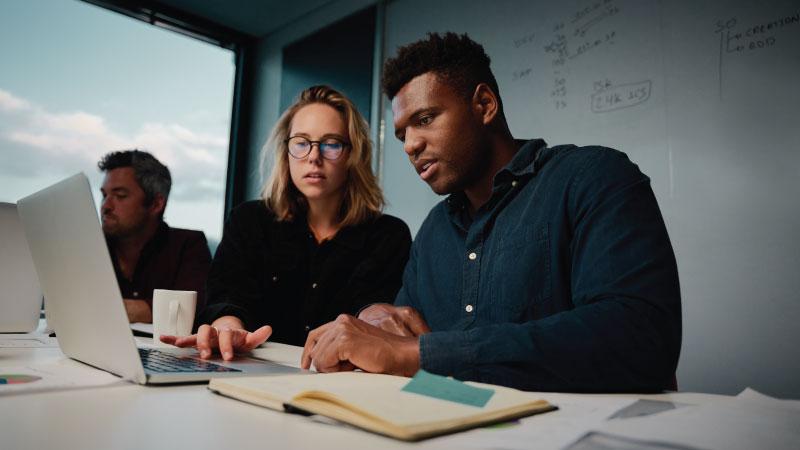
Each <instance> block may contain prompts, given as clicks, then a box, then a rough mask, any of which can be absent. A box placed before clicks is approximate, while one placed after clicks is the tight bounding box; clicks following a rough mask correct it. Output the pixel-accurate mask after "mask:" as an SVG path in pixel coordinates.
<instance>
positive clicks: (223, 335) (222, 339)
mask: <svg viewBox="0 0 800 450" xmlns="http://www.w3.org/2000/svg"><path fill="white" fill-rule="evenodd" d="M271 334H272V327H271V326H269V325H264V326H263V327H261V328H259V329H257V330H256V331H253V332H249V331H247V330H245V329H244V324H242V321H241V320H239V318H238V317H234V316H223V317H220V318H219V319H217V320H215V321H214V322H213V323H212V324H211V325H201V326H200V328H198V329H197V334H193V335H191V336H168V335H161V336H160V339H161V342H163V343H165V344H171V345H174V346H176V347H195V348H197V351H199V352H200V357H201V358H204V359H206V358H210V357H211V355H212V354H213V352H214V351H215V350H217V349H219V352H220V354H222V358H223V359H224V360H226V361H229V360H231V359H233V355H234V353H235V352H240V353H241V352H249V351H250V350H252V349H254V348H256V347H258V346H259V345H261V344H262V343H264V341H266V340H267V338H269V336H270V335H271ZM154 337H155V336H154Z"/></svg>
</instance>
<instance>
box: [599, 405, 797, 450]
mask: <svg viewBox="0 0 800 450" xmlns="http://www.w3.org/2000/svg"><path fill="white" fill-rule="evenodd" d="M785 402H786V401H785V400H778V399H771V398H769V397H766V396H764V395H761V394H758V393H757V392H754V391H753V392H747V391H746V392H744V393H743V395H742V397H741V398H740V397H737V398H734V399H732V400H731V401H729V402H720V403H711V404H707V405H700V406H688V407H684V408H678V409H675V410H671V411H666V412H663V413H659V414H654V415H651V416H646V417H639V418H632V419H627V420H612V421H607V422H603V423H601V424H600V425H599V426H597V427H596V428H595V429H594V431H598V432H601V433H605V434H611V435H615V436H622V437H626V438H630V439H639V440H644V441H649V442H669V443H674V444H678V445H684V446H689V447H698V448H704V449H729V450H736V449H761V448H769V449H781V448H787V449H796V448H797V447H798V442H800V409H798V408H796V407H794V403H793V402H789V403H785Z"/></svg>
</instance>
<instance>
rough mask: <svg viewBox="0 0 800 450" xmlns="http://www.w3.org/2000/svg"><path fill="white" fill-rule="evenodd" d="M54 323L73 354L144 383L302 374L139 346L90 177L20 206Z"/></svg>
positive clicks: (59, 186)
mask: <svg viewBox="0 0 800 450" xmlns="http://www.w3.org/2000/svg"><path fill="white" fill-rule="evenodd" d="M17 208H18V210H19V217H20V219H21V221H22V225H23V227H24V229H25V234H26V237H27V240H28V246H29V247H30V251H31V255H32V257H33V263H34V265H35V266H36V271H37V272H38V274H39V282H40V283H41V286H42V290H43V291H44V297H45V301H46V304H47V314H48V317H51V316H52V317H53V318H54V319H55V320H54V324H53V326H54V329H55V332H56V337H57V338H58V345H59V346H60V347H61V350H62V351H63V352H64V354H65V355H67V356H69V357H70V358H73V359H76V360H78V361H81V362H83V363H86V364H89V365H91V366H94V367H97V368H100V369H103V370H106V371H108V372H111V373H113V374H116V375H119V376H121V377H124V378H126V379H130V380H132V381H135V382H137V383H139V384H151V383H152V384H156V383H157V384H161V383H182V382H201V381H206V380H208V379H209V378H212V377H221V376H242V375H264V374H287V373H298V372H301V370H300V369H297V368H294V367H287V366H282V365H280V364H276V363H272V362H268V361H263V360H259V359H255V358H246V357H239V358H236V359H234V360H233V361H230V362H224V361H223V360H222V359H221V358H217V359H211V360H202V359H200V358H199V357H198V356H197V351H196V350H194V349H179V348H165V349H160V348H159V349H149V348H137V345H136V341H135V339H134V337H133V333H132V332H131V329H130V327H129V324H128V317H127V315H126V313H125V307H124V306H123V303H122V296H121V295H120V290H119V286H118V285H117V280H116V277H115V275H114V269H113V266H112V265H111V258H110V256H109V253H108V248H107V247H106V243H105V237H104V236H103V231H102V228H101V225H100V220H99V218H98V216H97V210H96V209H95V204H94V201H93V200H92V191H91V188H90V186H89V180H88V179H87V178H86V175H84V174H82V173H80V174H77V175H74V176H72V177H70V178H67V179H66V180H64V181H61V182H59V183H56V184H54V185H53V186H50V187H48V188H46V189H43V190H41V191H39V192H37V193H35V194H33V195H30V196H28V197H25V198H23V199H21V200H20V201H19V202H18V203H17Z"/></svg>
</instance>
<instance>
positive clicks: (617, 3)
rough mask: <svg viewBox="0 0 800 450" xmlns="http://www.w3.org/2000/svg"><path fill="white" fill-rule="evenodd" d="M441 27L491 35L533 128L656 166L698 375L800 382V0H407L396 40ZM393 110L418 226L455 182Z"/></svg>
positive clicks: (407, 195)
mask: <svg viewBox="0 0 800 450" xmlns="http://www.w3.org/2000/svg"><path fill="white" fill-rule="evenodd" d="M428 31H455V32H459V33H464V32H466V33H468V34H469V35H470V36H471V37H472V38H473V39H474V40H476V41H477V42H480V43H482V44H483V45H484V47H485V49H486V51H487V53H488V54H489V56H490V57H491V58H492V69H493V71H494V73H495V76H496V77H497V81H498V83H499V86H500V94H501V97H502V98H503V102H504V106H505V111H506V117H507V118H508V121H509V126H510V128H511V131H512V133H513V134H514V136H515V137H517V138H532V137H541V138H544V139H545V140H546V141H547V142H548V143H549V144H551V145H557V144H568V143H571V144H577V145H590V144H597V145H605V146H609V147H613V148H617V149H619V150H622V151H624V152H625V153H627V154H628V156H629V157H630V158H631V160H632V161H633V162H635V163H636V164H638V165H639V167H640V168H641V169H642V171H643V172H644V173H646V174H647V175H648V176H650V177H651V180H652V186H653V190H654V191H655V194H656V197H657V199H658V201H659V204H660V206H661V210H662V212H663V214H664V218H665V221H666V223H667V228H668V231H669V234H670V237H671V239H672V243H673V246H674V248H675V253H676V257H677V259H678V267H679V272H680V277H681V291H682V296H683V319H684V321H683V325H684V333H683V337H684V340H683V349H682V353H681V360H680V364H679V369H678V382H679V386H680V388H681V389H682V390H699V391H705V392H715V393H724V394H735V393H738V392H739V391H741V390H742V389H743V388H744V387H746V386H752V387H754V388H756V389H759V390H762V391H764V392H766V393H769V394H773V395H779V396H786V397H794V398H800V350H798V345H800V239H799V238H798V237H797V236H796V230H798V229H800V207H798V204H799V201H798V197H800V183H798V181H800V148H799V147H800V145H798V142H800V113H798V111H799V110H800V3H798V2H797V1H763V2H752V1H742V0H736V1H717V2H711V1H689V0H679V1H669V2H659V1H655V0H584V1H578V0H564V1H560V2H552V1H494V2H485V1H477V0H470V1H455V0H445V1H436V2H429V1H419V0H396V1H393V2H391V3H389V4H388V6H387V10H386V28H385V33H386V38H385V55H386V56H393V55H394V54H395V50H396V48H397V47H398V46H400V45H404V44H406V43H409V42H412V41H416V40H418V39H421V38H423V37H424V36H425V33H426V32H428ZM383 118H384V120H385V126H386V129H385V130H386V131H385V136H386V137H385V141H384V147H383V154H382V158H383V166H382V169H381V177H382V178H381V179H382V183H383V187H384V190H385V194H386V197H387V200H388V202H389V207H388V208H387V212H388V213H390V214H395V215H398V216H400V217H402V218H403V219H404V220H406V221H407V222H408V223H409V226H410V227H411V228H412V231H416V230H417V229H418V227H419V225H420V224H421V222H422V220H423V219H424V217H425V215H426V214H427V212H428V210H429V209H430V208H431V207H433V206H434V205H435V204H436V203H437V202H438V201H440V200H441V197H438V196H436V195H435V194H433V193H432V192H431V191H430V188H429V187H428V186H427V185H426V184H425V183H423V182H422V181H420V180H419V179H418V177H417V175H416V173H415V172H414V171H413V168H412V167H411V165H410V164H409V163H408V160H407V158H406V155H405V154H404V153H403V151H402V147H401V145H400V143H399V142H398V141H396V140H395V139H394V138H393V136H392V135H393V133H392V130H393V128H392V113H391V108H390V105H389V104H386V105H385V107H384V109H383Z"/></svg>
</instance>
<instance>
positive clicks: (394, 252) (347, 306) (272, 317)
mask: <svg viewBox="0 0 800 450" xmlns="http://www.w3.org/2000/svg"><path fill="white" fill-rule="evenodd" d="M367 130H368V126H367V123H366V121H365V120H364V118H363V117H362V116H361V114H360V113H359V112H358V111H357V110H356V108H355V106H354V105H353V103H352V102H351V101H350V100H349V99H347V98H346V97H345V96H343V95H342V94H341V93H339V92H337V91H335V90H334V89H332V88H330V87H327V86H314V87H311V88H308V89H306V90H305V91H303V92H302V94H301V95H300V98H299V99H298V100H297V102H295V104H293V105H292V106H291V107H289V109H287V110H286V112H284V113H283V115H282V116H281V118H280V119H279V120H278V123H277V124H276V125H275V128H274V129H273V131H272V134H271V136H270V139H269V140H268V142H267V145H265V146H264V149H263V151H262V158H261V159H262V164H261V165H262V168H263V167H265V166H266V165H267V164H266V163H267V159H268V158H269V157H270V155H271V157H272V159H273V164H272V169H271V170H272V171H271V174H270V176H269V179H268V180H267V182H266V184H265V185H264V187H263V189H262V193H261V197H262V198H261V199H260V200H253V201H249V202H245V203H243V204H242V205H240V206H238V207H237V208H235V209H234V210H233V211H232V212H231V215H230V218H229V219H228V221H227V223H226V224H225V229H224V231H223V236H222V242H220V244H219V247H218V248H217V252H216V254H215V256H214V260H213V262H212V265H211V272H210V274H209V277H208V283H207V294H208V306H207V307H206V308H205V310H204V311H203V312H202V314H201V315H200V318H199V320H200V323H202V324H203V325H201V326H200V327H199V328H198V330H197V334H196V335H192V336H187V337H181V338H178V337H174V336H163V337H162V339H161V340H162V341H164V342H166V343H171V344H175V345H177V346H179V347H190V346H195V347H197V349H198V350H199V351H200V355H201V356H202V357H204V358H206V357H209V356H211V354H212V352H214V351H215V350H219V352H220V353H221V354H222V356H223V358H225V359H231V358H232V357H233V355H234V353H235V352H236V351H248V350H251V349H253V348H255V347H256V346H258V345H259V344H261V343H262V342H264V341H265V340H266V339H267V338H271V339H272V340H274V341H277V342H283V343H287V344H294V345H303V344H304V343H305V340H306V336H307V334H308V332H309V331H310V330H312V329H314V328H316V327H318V326H320V325H322V324H324V323H327V322H329V321H331V320H334V319H335V318H336V317H337V316H338V315H339V314H342V313H344V314H352V315H355V314H357V312H358V311H359V309H361V308H362V307H364V306H365V305H367V304H370V303H374V302H390V303H391V302H392V301H393V300H394V296H395V294H396V293H397V291H398V289H399V288H400V280H401V275H402V271H403V267H404V266H405V263H406V261H407V259H408V251H409V247H410V245H411V235H410V233H409V230H408V227H407V226H406V224H405V223H403V221H401V220H400V219H397V218H395V217H392V216H389V215H385V214H381V210H382V208H383V204H384V201H383V195H382V193H381V190H380V187H379V186H378V183H377V180H376V178H375V176H374V175H373V173H372V169H371V145H370V141H369V136H368V131H367Z"/></svg>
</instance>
